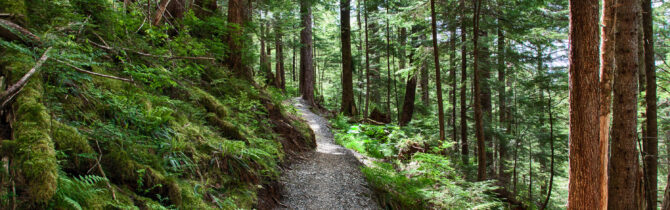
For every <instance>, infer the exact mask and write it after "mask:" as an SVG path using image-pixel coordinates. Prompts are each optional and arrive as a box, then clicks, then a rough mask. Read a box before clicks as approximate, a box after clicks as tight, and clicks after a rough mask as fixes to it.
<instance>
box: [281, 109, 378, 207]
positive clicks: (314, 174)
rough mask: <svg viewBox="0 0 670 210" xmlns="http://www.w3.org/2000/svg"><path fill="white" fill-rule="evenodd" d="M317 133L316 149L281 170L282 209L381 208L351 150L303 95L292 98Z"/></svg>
mask: <svg viewBox="0 0 670 210" xmlns="http://www.w3.org/2000/svg"><path fill="white" fill-rule="evenodd" d="M292 102H293V104H294V105H295V107H296V108H297V109H298V110H299V112H300V113H301V115H302V118H303V119H305V120H306V121H307V122H308V124H309V126H310V127H311V128H312V130H314V134H316V143H317V148H316V151H311V152H306V153H303V154H301V155H302V156H304V157H305V158H304V160H298V161H296V162H295V163H293V164H292V165H291V168H292V169H290V170H287V171H285V172H284V175H283V176H282V179H281V180H282V182H283V184H284V194H283V195H282V201H281V203H282V204H283V205H284V207H282V208H284V209H380V207H379V205H378V204H377V202H375V200H374V198H373V194H372V193H373V192H372V191H371V190H370V189H369V188H368V187H367V182H366V181H365V177H363V174H362V173H361V172H360V166H361V165H362V164H361V163H360V162H359V161H358V159H356V157H354V155H353V154H352V152H351V151H350V150H348V149H346V148H343V147H341V146H339V145H337V144H335V141H334V139H333V133H332V132H331V131H330V128H328V121H326V119H324V118H323V117H321V116H319V115H316V114H314V113H312V111H310V110H309V106H308V105H306V103H305V101H304V100H302V99H293V100H292Z"/></svg>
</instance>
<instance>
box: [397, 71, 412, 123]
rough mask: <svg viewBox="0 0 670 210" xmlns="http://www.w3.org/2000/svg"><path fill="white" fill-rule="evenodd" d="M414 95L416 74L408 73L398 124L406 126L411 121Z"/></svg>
mask: <svg viewBox="0 0 670 210" xmlns="http://www.w3.org/2000/svg"><path fill="white" fill-rule="evenodd" d="M415 97H416V74H414V73H410V75H408V76H407V86H406V88H405V100H404V101H403V104H402V114H401V115H400V120H399V121H398V124H399V125H400V126H406V125H407V124H409V122H410V121H412V115H413V114H414V98H415Z"/></svg>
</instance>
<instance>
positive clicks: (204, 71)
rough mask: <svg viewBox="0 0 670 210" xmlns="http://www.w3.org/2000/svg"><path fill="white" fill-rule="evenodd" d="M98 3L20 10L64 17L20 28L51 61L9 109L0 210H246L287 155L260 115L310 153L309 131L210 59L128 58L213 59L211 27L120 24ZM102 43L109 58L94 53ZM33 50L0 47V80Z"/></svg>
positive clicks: (138, 18) (217, 52)
mask: <svg viewBox="0 0 670 210" xmlns="http://www.w3.org/2000/svg"><path fill="white" fill-rule="evenodd" d="M73 2H74V3H73ZM110 2H111V1H103V0H78V1H47V2H43V3H40V5H36V6H35V8H32V9H34V10H39V9H40V8H44V7H49V6H51V7H59V8H60V9H59V10H65V11H67V12H64V13H61V14H58V15H55V16H53V18H48V19H44V20H41V19H40V18H39V16H37V17H36V18H33V19H29V20H26V21H27V22H30V24H28V25H33V26H34V27H28V28H30V29H32V30H33V32H34V33H35V34H36V35H38V36H39V37H40V38H41V39H42V41H43V42H44V45H45V46H51V47H53V48H54V49H53V50H52V52H51V53H50V54H49V56H50V58H49V60H48V61H47V62H46V63H45V64H44V65H43V66H42V67H41V68H39V72H38V73H37V74H35V75H34V76H33V77H32V78H31V79H30V82H29V83H28V84H27V85H26V86H25V88H23V90H22V91H21V92H20V93H19V94H18V95H17V97H16V98H15V100H14V101H13V103H12V104H11V106H10V110H11V115H10V116H12V117H11V118H8V119H12V120H11V121H10V123H11V128H12V133H11V136H9V137H8V138H7V139H8V140H3V141H2V142H0V145H1V146H0V148H1V149H2V152H3V157H4V159H3V165H4V164H7V166H8V167H6V168H5V167H2V169H0V208H3V209H4V208H12V207H13V206H15V207H19V208H26V209H43V208H48V209H250V208H254V206H255V205H256V202H258V199H260V198H259V197H258V196H257V195H258V192H259V191H262V190H264V187H265V186H266V185H268V184H270V183H271V182H275V181H277V180H278V178H279V175H280V171H279V167H278V165H279V164H280V163H281V162H282V161H283V160H284V159H285V158H286V157H285V156H286V155H285V154H286V153H287V151H289V150H292V149H295V148H285V142H287V141H286V138H287V136H285V135H284V134H283V133H282V131H281V130H277V129H273V128H274V127H275V122H274V121H273V119H271V117H270V116H276V118H277V119H274V120H283V121H285V123H282V124H281V125H282V126H288V127H287V128H286V129H288V130H286V132H288V131H290V130H292V131H295V132H293V133H292V134H295V135H298V136H297V138H294V140H293V142H294V143H296V144H298V146H301V145H304V146H305V147H313V141H314V139H313V134H312V133H311V131H310V130H309V127H308V126H307V125H306V124H305V123H304V122H303V121H300V120H298V118H297V117H295V116H292V114H294V113H295V112H294V111H291V109H290V108H289V107H285V106H284V105H282V103H281V102H282V101H283V100H285V99H286V98H285V96H284V95H283V94H282V93H281V91H278V90H274V89H263V88H259V87H262V84H261V85H254V84H251V83H250V82H248V81H244V80H240V79H237V78H236V77H234V76H232V75H231V73H230V70H228V69H226V68H225V67H224V65H223V64H221V63H222V62H221V61H220V60H218V59H217V60H214V61H212V60H179V59H167V58H156V57H151V56H145V55H141V54H139V53H136V52H142V53H145V54H153V55H161V56H164V55H166V56H208V57H215V58H221V57H222V53H223V51H225V48H226V46H222V45H221V44H220V43H224V42H223V41H222V40H221V39H222V36H221V35H223V34H225V33H226V31H225V27H224V26H225V22H224V24H222V25H218V24H219V23H221V21H220V20H223V19H224V17H216V18H203V19H200V18H198V17H196V16H195V15H193V14H192V12H189V13H187V14H186V16H185V17H184V19H183V20H180V21H179V22H178V24H176V25H170V26H151V24H145V23H143V22H142V19H143V18H142V17H143V16H142V15H143V14H142V13H141V11H140V7H139V5H137V4H135V3H133V4H130V6H129V8H128V9H129V12H127V13H126V12H123V11H120V8H122V7H120V6H119V5H116V7H112V6H110V5H107V4H110ZM114 2H116V1H114ZM97 4H100V5H101V6H100V5H99V6H95V5H97ZM138 4H139V1H138ZM15 6H17V5H15ZM17 7H22V5H18V6H17ZM112 8H117V9H116V10H115V9H112ZM15 11H21V10H18V9H17V10H15ZM38 21H43V22H38ZM37 25H39V26H37ZM56 26H58V27H56ZM63 26H65V28H63ZM103 26H104V27H103ZM59 27H60V28H59ZM135 31H137V32H135ZM203 34H210V35H208V36H203ZM211 35H217V36H211ZM103 43H104V45H108V46H110V48H113V49H112V50H108V49H104V48H101V47H99V46H98V47H97V46H95V44H103ZM44 49H45V48H43V47H37V46H29V45H25V44H23V43H21V42H19V41H14V42H10V41H7V40H2V39H0V76H6V77H5V78H7V81H8V82H9V83H10V84H11V83H14V82H16V81H18V79H19V78H20V77H21V76H22V75H23V74H24V73H25V72H27V71H28V70H29V69H30V68H31V67H32V66H33V65H34V64H35V61H36V60H37V58H38V57H39V56H40V55H41V54H42V53H43V52H44ZM56 60H60V61H63V62H65V63H70V64H72V65H74V66H77V67H79V68H81V69H85V70H87V71H93V72H97V73H101V74H106V75H113V76H116V77H122V78H132V80H133V82H126V81H120V80H115V79H109V78H103V77H98V76H93V75H89V74H83V73H80V72H77V71H75V70H74V69H73V68H72V67H70V66H67V65H65V64H63V63H61V62H57V61H56ZM268 107H271V109H268ZM0 138H2V137H0ZM301 141H302V142H301ZM293 146H295V145H293Z"/></svg>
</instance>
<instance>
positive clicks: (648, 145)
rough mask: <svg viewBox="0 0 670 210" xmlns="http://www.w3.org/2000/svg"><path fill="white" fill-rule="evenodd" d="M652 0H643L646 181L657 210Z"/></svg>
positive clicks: (649, 198) (650, 203) (649, 202)
mask: <svg viewBox="0 0 670 210" xmlns="http://www.w3.org/2000/svg"><path fill="white" fill-rule="evenodd" d="M652 12H653V11H652V8H651V0H642V28H643V30H644V65H645V67H644V69H645V70H644V71H645V73H646V82H647V84H646V86H647V87H646V89H647V92H646V95H645V101H646V105H647V107H646V108H647V120H646V121H647V130H646V132H645V134H644V139H643V142H644V149H643V151H644V152H645V154H644V156H643V157H644V165H645V171H644V179H645V183H647V184H646V185H645V192H646V193H645V194H646V195H647V197H646V200H647V209H657V208H656V206H657V202H658V201H657V200H658V198H657V196H658V195H657V190H658V187H657V182H658V180H657V179H658V124H657V123H658V122H657V105H656V100H657V99H656V97H657V95H656V69H655V63H656V62H655V61H654V30H653V19H652V17H653V15H652Z"/></svg>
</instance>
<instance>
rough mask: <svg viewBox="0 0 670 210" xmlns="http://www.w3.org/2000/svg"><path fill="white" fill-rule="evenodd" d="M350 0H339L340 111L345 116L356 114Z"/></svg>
mask: <svg viewBox="0 0 670 210" xmlns="http://www.w3.org/2000/svg"><path fill="white" fill-rule="evenodd" d="M350 4H351V0H340V17H341V22H342V23H341V32H342V38H341V39H342V40H341V41H342V110H341V111H342V113H344V114H345V115H347V116H354V115H356V103H355V102H354V83H353V67H354V65H353V62H352V56H351V23H350V18H349V16H350Z"/></svg>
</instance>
